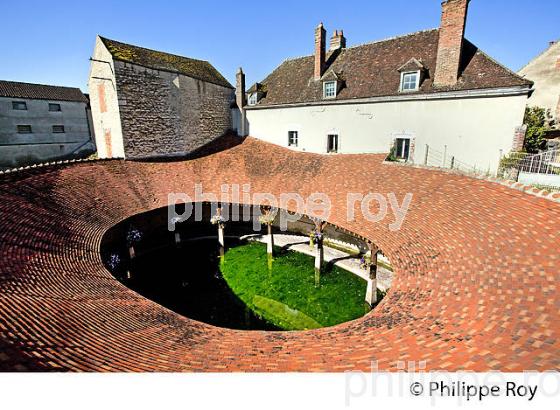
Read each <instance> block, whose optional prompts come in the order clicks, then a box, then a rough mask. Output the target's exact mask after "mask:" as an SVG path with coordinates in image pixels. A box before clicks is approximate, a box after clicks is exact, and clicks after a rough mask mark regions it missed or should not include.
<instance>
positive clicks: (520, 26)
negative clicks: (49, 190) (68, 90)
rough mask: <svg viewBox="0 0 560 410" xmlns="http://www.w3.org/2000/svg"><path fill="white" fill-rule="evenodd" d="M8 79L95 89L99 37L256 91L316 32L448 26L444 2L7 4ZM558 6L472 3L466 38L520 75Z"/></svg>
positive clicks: (4, 56)
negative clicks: (200, 64)
mask: <svg viewBox="0 0 560 410" xmlns="http://www.w3.org/2000/svg"><path fill="white" fill-rule="evenodd" d="M0 10H1V13H0V14H1V21H2V24H1V25H0V32H1V33H2V37H3V41H1V42H0V56H1V57H0V79H4V80H13V81H26V82H36V83H43V84H57V85H67V86H76V87H80V88H81V89H82V90H83V91H87V76H88V71H89V60H88V59H89V57H90V56H91V52H92V49H93V45H94V41H95V35H96V34H98V33H99V34H101V35H103V36H105V37H108V38H112V39H115V40H119V41H123V42H128V43H131V44H136V45H141V46H143V47H147V48H154V49H157V50H162V51H167V52H171V53H175V54H180V55H184V56H188V57H193V58H199V59H204V60H209V61H210V62H211V63H212V64H213V65H214V66H215V67H216V68H217V69H218V70H220V72H222V74H223V75H224V76H225V77H226V78H228V80H230V82H232V83H233V82H234V79H235V71H236V69H237V67H239V66H243V68H244V71H245V72H246V74H247V82H248V84H251V83H252V82H254V81H258V80H260V79H262V78H263V77H264V76H266V75H267V74H268V73H269V72H270V71H272V70H273V69H274V67H276V66H277V65H278V64H279V63H280V62H281V61H283V60H284V59H285V58H288V57H295V56H300V55H306V54H311V53H312V51H313V30H314V28H315V26H316V25H317V24H318V23H319V22H320V21H323V23H324V25H325V27H326V29H327V32H328V35H329V36H330V34H331V33H332V31H333V30H334V29H344V33H345V35H346V37H347V41H348V45H349V46H350V45H354V44H360V43H364V42H370V41H374V40H379V39H383V38H386V37H391V36H395V35H401V34H407V33H411V32H414V31H418V30H423V29H428V28H434V27H437V26H438V25H439V19H440V11H441V7H440V0H391V1H386V0H384V1H373V0H365V1H352V0H349V1H344V0H342V1H341V0H337V1H330V0H324V1H306V0H299V1H292V0H284V1H274V2H272V1H270V2H265V1H240V0H238V1H212V2H205V1H200V0H198V1H164V0H162V1H159V2H157V1H143V0H138V1H127V0H124V1H108V0H96V1H95V2H85V1H55V2H52V1H50V2H46V1H34V0H32V1H25V2H18V1H6V0H2V4H1V7H0ZM559 21H560V8H559V7H558V0H472V1H471V5H470V10H469V17H468V22H467V37H468V38H469V39H470V40H471V41H472V42H473V43H475V44H476V45H477V46H479V47H480V48H481V49H482V50H484V51H485V52H487V53H488V54H489V55H490V56H492V57H494V58H495V59H497V60H498V61H499V62H501V63H503V64H505V65H506V66H508V67H509V68H511V69H513V70H518V69H519V68H521V67H522V66H523V65H524V64H525V63H526V62H528V61H529V60H530V59H531V58H533V57H534V56H536V55H537V54H538V53H539V52H541V51H542V50H543V49H544V48H546V47H547V45H548V42H549V41H550V40H554V39H559V38H560V24H558V22H559Z"/></svg>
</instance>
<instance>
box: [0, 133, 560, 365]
mask: <svg viewBox="0 0 560 410" xmlns="http://www.w3.org/2000/svg"><path fill="white" fill-rule="evenodd" d="M382 158H383V156H381V155H325V156H321V155H316V154H309V153H296V152H293V151H289V150H285V149H282V148H280V147H276V146H273V145H269V144H265V143H262V142H259V141H257V140H254V139H251V138H247V139H246V140H245V141H244V142H243V143H242V144H240V145H238V146H236V147H234V148H231V149H228V150H225V151H224V152H220V153H214V154H212V155H208V156H205V157H201V158H198V159H194V160H190V161H183V162H160V163H142V162H125V161H106V162H93V163H84V164H77V165H72V166H66V167H58V168H56V167H55V168H52V167H50V168H49V167H47V168H43V169H37V170H30V171H24V172H18V173H15V174H10V175H4V176H2V177H0V215H1V217H0V261H1V265H0V269H1V270H0V367H1V368H2V369H3V370H23V369H30V370H37V369H41V370H78V371H93V370H97V371H99V370H100V371H153V370H158V371H233V370H237V371H344V370H349V369H362V370H365V371H367V370H369V369H370V366H371V361H372V360H377V361H378V366H379V368H380V369H388V370H396V369H397V364H398V363H399V362H400V361H425V362H426V368H427V369H428V370H432V369H439V370H450V371H453V370H467V369H468V370H479V371H485V370H505V371H522V370H549V369H554V370H560V337H559V336H560V322H559V321H558V312H559V310H560V296H559V294H558V280H559V279H560V272H559V270H560V268H559V266H560V259H559V258H560V256H559V252H558V244H559V243H560V205H559V204H558V203H554V202H552V201H548V200H545V199H541V198H538V197H535V196H530V195H527V194H524V193H522V192H519V191H515V190H512V189H509V188H506V187H504V186H501V185H498V184H493V183H490V182H485V181H480V180H474V179H470V178H467V177H463V176H458V175H449V174H445V173H441V172H438V171H430V170H423V169H414V168H408V167H397V166H387V165H383V164H382ZM195 182H200V183H202V184H203V187H204V190H205V191H206V192H210V191H214V192H216V193H219V192H220V191H219V189H220V185H221V184H222V183H239V184H243V183H250V184H251V186H252V192H271V193H273V194H277V195H278V194H280V193H281V192H299V193H300V194H302V195H304V196H305V195H308V194H310V193H312V192H318V191H319V192H320V191H324V192H327V193H329V195H330V198H331V201H332V204H333V212H332V213H331V215H330V217H329V221H330V222H332V223H333V224H336V225H338V226H340V227H343V228H346V229H348V230H350V231H353V232H356V233H357V234H359V235H362V236H364V237H367V238H369V239H371V240H372V241H374V242H375V243H376V244H377V245H379V247H380V248H381V249H382V250H383V252H384V254H385V255H387V257H388V258H389V259H390V261H391V263H392V265H393V268H394V270H395V277H394V281H393V284H392V286H391V289H390V291H389V292H388V294H387V296H386V297H385V298H384V299H383V301H382V302H381V303H380V305H379V306H378V307H377V308H376V309H374V310H373V311H371V312H370V313H369V314H368V315H366V316H364V317H363V318H360V319H358V320H355V321H352V322H348V323H344V324H341V325H338V326H334V327H330V328H323V329H316V330H310V331H305V332H260V331H252V332H251V331H235V330H227V329H220V328H216V327H212V326H210V325H206V324H202V323H199V322H196V321H193V320H191V319H188V318H185V317H181V316H180V315H177V314H175V313H173V312H171V311H169V310H167V309H165V308H163V307H161V306H160V305H157V304H156V303H153V302H151V301H149V300H146V299H144V298H142V297H141V296H140V295H138V294H136V293H134V292H133V291H131V290H129V289H128V288H126V287H125V286H124V285H122V284H120V283H119V282H118V281H116V280H115V279H114V278H113V277H112V276H111V274H110V273H109V272H108V271H107V270H106V269H105V268H104V267H103V265H102V262H101V260H100V256H99V245H100V241H101V238H102V236H103V234H104V232H105V231H106V230H107V229H108V228H109V227H111V226H113V225H114V224H115V223H117V222H118V221H120V220H122V219H123V218H126V217H128V216H130V215H132V214H136V213H139V212H143V211H147V210H150V209H154V208H158V207H163V206H166V205H167V194H168V193H169V192H186V193H189V194H193V193H194V183H195ZM369 191H372V192H378V193H383V194H386V193H390V192H393V193H395V195H396V196H397V198H398V199H399V201H401V200H402V198H403V197H404V195H405V193H407V192H412V193H413V195H414V196H413V201H412V204H411V206H410V210H409V212H408V215H407V218H406V220H405V222H404V223H403V225H402V228H401V229H400V230H399V231H396V232H393V231H391V230H390V229H389V228H388V226H387V223H386V222H380V223H370V222H367V221H365V220H364V219H363V218H362V217H361V216H357V218H356V220H354V221H347V220H346V194H347V193H348V192H361V193H367V192H369ZM388 222H392V219H391V218H389V221H388Z"/></svg>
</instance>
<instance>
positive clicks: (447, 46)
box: [434, 0, 470, 87]
mask: <svg viewBox="0 0 560 410" xmlns="http://www.w3.org/2000/svg"><path fill="white" fill-rule="evenodd" d="M469 1H470V0H446V1H444V2H443V3H441V7H442V13H441V25H440V28H439V43H438V53H437V61H436V71H435V76H434V86H435V87H449V86H453V85H455V84H456V83H457V79H458V76H459V65H460V64H461V51H462V48H463V39H464V35H465V24H466V21H467V10H468V6H469Z"/></svg>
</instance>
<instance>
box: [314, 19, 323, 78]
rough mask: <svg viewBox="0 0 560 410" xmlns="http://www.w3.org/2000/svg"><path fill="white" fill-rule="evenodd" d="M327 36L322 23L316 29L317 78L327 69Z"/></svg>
mask: <svg viewBox="0 0 560 410" xmlns="http://www.w3.org/2000/svg"><path fill="white" fill-rule="evenodd" d="M325 36H326V31H325V29H324V28H323V23H321V24H319V25H318V26H317V28H316V29H315V72H314V75H313V78H314V79H315V80H319V79H320V78H321V76H322V75H323V72H324V70H325Z"/></svg>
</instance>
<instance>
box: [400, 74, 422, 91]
mask: <svg viewBox="0 0 560 410" xmlns="http://www.w3.org/2000/svg"><path fill="white" fill-rule="evenodd" d="M411 74H414V75H415V76H416V87H415V88H407V89H405V88H404V86H405V78H406V77H407V76H409V75H411ZM419 88H420V71H404V72H402V73H401V85H400V91H401V92H402V93H411V92H414V91H418V89H419Z"/></svg>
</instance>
